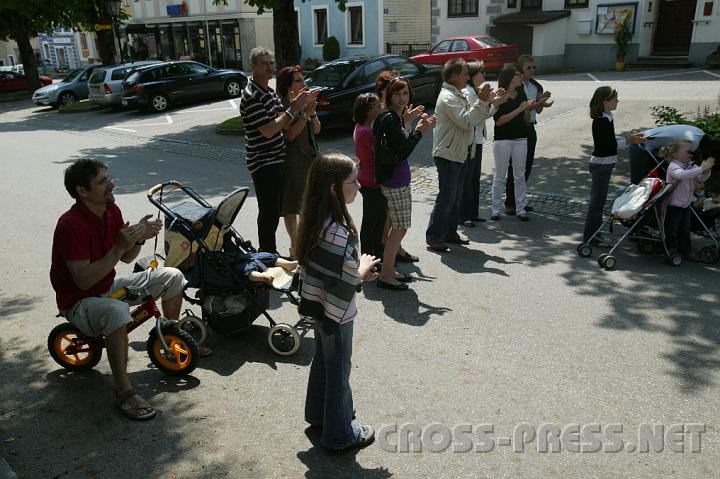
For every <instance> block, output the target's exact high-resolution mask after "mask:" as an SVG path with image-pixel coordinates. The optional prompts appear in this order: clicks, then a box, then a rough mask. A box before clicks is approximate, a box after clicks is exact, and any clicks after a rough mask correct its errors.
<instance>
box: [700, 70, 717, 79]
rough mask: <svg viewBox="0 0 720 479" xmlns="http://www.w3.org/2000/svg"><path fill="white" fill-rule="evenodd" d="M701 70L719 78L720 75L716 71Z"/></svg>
mask: <svg viewBox="0 0 720 479" xmlns="http://www.w3.org/2000/svg"><path fill="white" fill-rule="evenodd" d="M702 72H703V73H707V74H708V75H712V76H714V77H718V78H720V75H718V74H717V73H713V72H709V71H707V70H703V71H702Z"/></svg>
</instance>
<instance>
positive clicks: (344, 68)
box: [305, 62, 358, 86]
mask: <svg viewBox="0 0 720 479" xmlns="http://www.w3.org/2000/svg"><path fill="white" fill-rule="evenodd" d="M357 65H358V64H357V63H350V62H340V63H333V64H332V65H324V66H321V67H320V68H318V69H317V70H314V71H311V72H310V73H309V74H308V76H307V77H306V78H305V83H306V84H307V86H338V85H340V84H341V83H342V81H343V80H344V79H345V77H347V76H348V75H349V74H350V73H352V72H353V71H354V70H355V68H357Z"/></svg>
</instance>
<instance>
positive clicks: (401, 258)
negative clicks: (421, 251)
mask: <svg viewBox="0 0 720 479" xmlns="http://www.w3.org/2000/svg"><path fill="white" fill-rule="evenodd" d="M395 261H397V262H399V263H417V262H418V261H420V258H418V257H417V256H414V255H411V254H410V253H408V252H407V251H405V254H403V255H401V254H396V255H395Z"/></svg>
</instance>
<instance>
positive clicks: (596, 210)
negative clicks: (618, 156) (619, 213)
mask: <svg viewBox="0 0 720 479" xmlns="http://www.w3.org/2000/svg"><path fill="white" fill-rule="evenodd" d="M613 168H615V163H612V164H609V165H600V164H597V163H590V165H589V166H588V171H589V172H590V175H591V176H592V185H591V186H590V203H589V204H588V210H587V217H586V218H585V231H584V232H583V243H587V242H588V241H589V240H590V237H591V236H592V235H593V233H595V231H597V229H598V228H600V225H601V224H602V216H603V208H605V201H607V194H608V188H610V177H611V176H612V170H613Z"/></svg>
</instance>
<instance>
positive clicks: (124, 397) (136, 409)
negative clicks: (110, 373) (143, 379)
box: [115, 389, 156, 421]
mask: <svg viewBox="0 0 720 479" xmlns="http://www.w3.org/2000/svg"><path fill="white" fill-rule="evenodd" d="M115 395H116V401H115V404H116V405H117V407H118V409H120V412H121V413H123V415H124V416H125V417H127V418H129V419H132V420H134V421H147V420H148V419H152V418H154V417H155V414H156V411H155V409H153V407H152V406H150V405H149V404H148V403H147V402H146V401H145V400H144V399H142V398H141V397H140V396H137V392H136V391H135V390H134V389H128V390H127V391H125V392H123V393H117V392H116V393H115ZM133 396H137V397H138V398H139V399H140V400H139V401H138V402H137V405H135V406H134V405H133V404H132V403H131V402H130V399H131V398H132V397H133Z"/></svg>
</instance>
